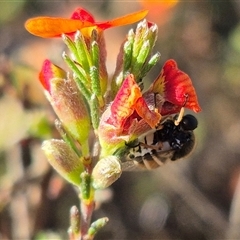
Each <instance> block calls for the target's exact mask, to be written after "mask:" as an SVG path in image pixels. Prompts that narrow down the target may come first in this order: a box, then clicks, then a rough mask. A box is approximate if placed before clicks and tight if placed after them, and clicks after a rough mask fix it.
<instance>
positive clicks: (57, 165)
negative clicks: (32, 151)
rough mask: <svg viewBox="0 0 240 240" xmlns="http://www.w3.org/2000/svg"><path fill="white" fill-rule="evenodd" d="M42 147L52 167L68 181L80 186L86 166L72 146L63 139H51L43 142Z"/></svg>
mask: <svg viewBox="0 0 240 240" xmlns="http://www.w3.org/2000/svg"><path fill="white" fill-rule="evenodd" d="M42 149H43V151H44V153H45V155H46V157H47V159H48V161H49V163H50V164H51V165H52V167H53V168H54V169H55V170H56V171H57V172H58V173H59V174H60V175H61V176H62V177H64V178H65V179H66V180H67V181H68V182H71V183H73V184H75V185H77V186H79V184H80V182H81V179H80V174H81V173H82V172H83V170H84V167H83V165H82V162H81V160H80V159H79V157H78V156H77V154H76V153H75V152H74V151H73V150H72V149H71V148H70V146H69V145H68V144H66V143H65V142H64V141H63V140H57V139H51V140H46V141H44V142H43V144H42Z"/></svg>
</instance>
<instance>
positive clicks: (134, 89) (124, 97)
mask: <svg viewBox="0 0 240 240" xmlns="http://www.w3.org/2000/svg"><path fill="white" fill-rule="evenodd" d="M141 96H142V93H141V89H140V88H139V86H138V85H137V83H136V82H135V80H134V76H133V75H132V74H130V75H128V77H127V78H126V79H125V80H124V82H123V84H122V86H121V88H120V89H119V91H118V93H117V95H116V96H115V99H114V101H113V103H112V105H111V112H112V120H113V122H112V124H113V125H115V126H118V127H122V125H123V124H124V121H125V120H126V119H127V118H128V117H129V116H130V115H131V114H132V113H133V112H134V105H135V103H136V101H137V100H138V98H139V97H141Z"/></svg>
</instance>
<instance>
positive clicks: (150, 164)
mask: <svg viewBox="0 0 240 240" xmlns="http://www.w3.org/2000/svg"><path fill="white" fill-rule="evenodd" d="M197 125H198V121H197V119H196V118H195V117H194V116H193V115H190V114H188V115H185V116H181V112H180V114H179V115H175V116H174V117H173V118H168V119H167V120H166V121H165V122H163V123H162V125H161V127H162V128H160V129H157V130H155V131H151V132H149V133H147V135H145V136H143V137H141V138H139V139H138V140H137V142H135V143H129V144H127V146H129V152H128V153H127V155H126V159H125V161H124V162H123V169H124V170H135V169H139V168H140V169H148V170H151V169H155V168H158V167H160V166H162V165H163V164H164V163H165V162H166V161H168V160H171V161H175V160H177V159H181V158H184V157H186V156H188V155H189V154H190V153H191V152H192V150H193V148H194V145H195V136H194V132H193V130H194V129H196V128H197Z"/></svg>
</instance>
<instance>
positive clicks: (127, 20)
mask: <svg viewBox="0 0 240 240" xmlns="http://www.w3.org/2000/svg"><path fill="white" fill-rule="evenodd" d="M147 14H148V11H147V10H141V11H138V12H134V13H131V14H128V15H125V16H123V17H119V18H115V19H113V20H110V21H106V22H101V23H96V25H97V26H98V27H99V28H101V29H102V30H104V29H107V28H110V27H117V26H124V25H128V24H132V23H135V22H138V21H140V20H141V19H143V18H144V17H145V16H146V15H147Z"/></svg>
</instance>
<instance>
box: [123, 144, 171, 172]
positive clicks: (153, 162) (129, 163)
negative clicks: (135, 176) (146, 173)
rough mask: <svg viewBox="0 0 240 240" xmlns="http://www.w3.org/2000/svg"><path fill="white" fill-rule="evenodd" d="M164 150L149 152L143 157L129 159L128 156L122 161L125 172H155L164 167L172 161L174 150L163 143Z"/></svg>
mask: <svg viewBox="0 0 240 240" xmlns="http://www.w3.org/2000/svg"><path fill="white" fill-rule="evenodd" d="M162 145H163V148H162V150H158V151H152V152H150V151H149V152H147V153H145V154H144V155H142V156H139V155H138V156H136V157H135V158H129V157H128V156H126V157H125V158H122V159H121V165H122V170H123V171H141V170H153V169H156V168H158V167H161V166H162V165H164V164H165V163H166V162H167V161H171V159H172V157H173V155H174V150H173V149H171V147H170V146H169V144H168V143H167V142H163V143H162Z"/></svg>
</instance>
